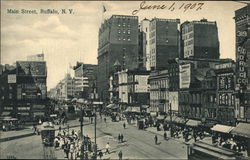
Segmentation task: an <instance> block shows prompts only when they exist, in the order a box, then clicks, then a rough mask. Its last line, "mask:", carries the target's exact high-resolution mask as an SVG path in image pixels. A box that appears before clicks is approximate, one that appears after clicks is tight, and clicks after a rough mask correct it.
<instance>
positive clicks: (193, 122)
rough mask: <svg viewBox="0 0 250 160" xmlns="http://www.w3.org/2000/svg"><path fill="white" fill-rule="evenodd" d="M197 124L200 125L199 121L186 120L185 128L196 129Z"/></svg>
mask: <svg viewBox="0 0 250 160" xmlns="http://www.w3.org/2000/svg"><path fill="white" fill-rule="evenodd" d="M199 124H201V121H197V120H192V119H190V120H188V121H187V123H186V125H187V126H191V127H197V126H198V125H199Z"/></svg>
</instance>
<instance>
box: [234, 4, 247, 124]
mask: <svg viewBox="0 0 250 160" xmlns="http://www.w3.org/2000/svg"><path fill="white" fill-rule="evenodd" d="M234 19H235V28H236V33H235V35H236V45H235V46H236V49H235V51H236V52H235V54H236V106H237V107H236V108H237V111H236V112H237V113H238V114H237V115H238V116H237V120H238V121H248V122H249V119H250V65H249V64H250V28H249V23H250V4H248V5H247V6H245V7H243V8H241V9H239V10H236V11H235V17H234Z"/></svg>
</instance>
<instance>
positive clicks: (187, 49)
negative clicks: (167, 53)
mask: <svg viewBox="0 0 250 160" xmlns="http://www.w3.org/2000/svg"><path fill="white" fill-rule="evenodd" d="M219 57H220V53H219V39H218V29H217V24H216V22H210V21H207V20H206V19H202V20H200V21H192V22H189V21H186V22H184V23H182V24H181V58H209V59H219Z"/></svg>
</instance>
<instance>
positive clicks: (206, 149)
mask: <svg viewBox="0 0 250 160" xmlns="http://www.w3.org/2000/svg"><path fill="white" fill-rule="evenodd" d="M187 149H188V160H199V159H203V160H229V159H230V160H243V159H245V158H244V157H243V156H242V154H241V153H238V152H235V151H233V150H229V149H226V148H222V147H219V146H215V145H212V144H208V143H205V142H202V141H198V142H195V143H193V144H191V145H189V146H188V148H187Z"/></svg>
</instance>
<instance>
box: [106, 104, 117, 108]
mask: <svg viewBox="0 0 250 160" xmlns="http://www.w3.org/2000/svg"><path fill="white" fill-rule="evenodd" d="M114 107H115V104H113V103H111V104H109V105H107V106H106V108H114Z"/></svg>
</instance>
